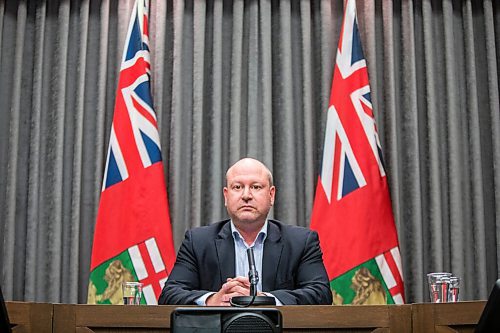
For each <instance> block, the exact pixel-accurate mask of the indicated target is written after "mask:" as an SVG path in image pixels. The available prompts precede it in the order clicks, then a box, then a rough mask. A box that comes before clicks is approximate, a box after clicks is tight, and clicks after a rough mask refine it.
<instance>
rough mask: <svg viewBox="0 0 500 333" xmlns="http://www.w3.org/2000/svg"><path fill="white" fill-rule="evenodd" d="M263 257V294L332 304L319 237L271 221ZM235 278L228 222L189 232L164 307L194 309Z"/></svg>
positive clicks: (286, 300)
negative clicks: (193, 307)
mask: <svg viewBox="0 0 500 333" xmlns="http://www.w3.org/2000/svg"><path fill="white" fill-rule="evenodd" d="M268 221H269V223H268V230H267V237H266V240H265V242H264V253H263V257H262V272H259V276H260V277H261V279H262V290H263V291H264V292H270V293H271V294H273V295H274V296H276V297H277V298H278V299H279V300H280V301H281V302H282V303H283V304H284V305H290V304H331V303H332V294H331V291H330V286H329V281H328V276H327V274H326V270H325V266H324V264H323V258H322V253H321V249H320V247H319V239H318V234H317V233H316V232H315V231H313V230H310V229H306V228H303V227H297V226H289V225H285V224H282V223H281V222H278V221H275V220H268ZM234 276H235V252H234V239H233V236H232V235H231V224H230V221H229V220H225V221H221V222H218V223H215V224H212V225H209V226H206V227H200V228H195V229H192V230H189V231H187V232H186V235H185V238H184V241H183V242H182V245H181V248H180V249H179V253H178V254H177V260H176V262H175V265H174V268H173V270H172V272H171V274H170V276H169V278H168V280H167V282H166V283H165V286H164V288H163V290H162V293H161V295H160V298H159V301H158V303H159V304H182V305H187V304H195V303H194V301H195V300H196V299H197V298H199V297H201V296H202V295H204V294H206V293H208V292H212V291H213V292H217V291H219V290H220V288H221V286H222V284H223V283H224V282H226V279H227V278H233V277H234Z"/></svg>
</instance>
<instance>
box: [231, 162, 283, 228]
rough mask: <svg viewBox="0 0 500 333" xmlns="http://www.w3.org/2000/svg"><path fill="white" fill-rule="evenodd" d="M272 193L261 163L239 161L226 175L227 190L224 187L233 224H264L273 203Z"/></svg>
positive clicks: (265, 171) (265, 170)
mask: <svg viewBox="0 0 500 333" xmlns="http://www.w3.org/2000/svg"><path fill="white" fill-rule="evenodd" d="M275 191H276V189H275V187H274V186H270V183H269V173H268V171H267V169H266V168H265V167H264V166H263V165H262V164H260V163H259V162H258V161H255V160H243V161H240V162H238V163H236V164H235V165H234V166H233V167H231V169H230V170H229V171H228V173H227V187H224V199H225V205H226V208H227V212H228V214H229V216H230V217H231V219H232V220H233V222H234V223H235V224H238V223H240V222H241V223H252V222H261V223H259V224H263V223H264V221H265V219H266V218H267V214H268V213H269V210H270V209H271V206H272V205H273V204H274V194H275Z"/></svg>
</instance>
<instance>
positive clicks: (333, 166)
mask: <svg viewBox="0 0 500 333" xmlns="http://www.w3.org/2000/svg"><path fill="white" fill-rule="evenodd" d="M370 93H371V92H370V85H369V82H368V70H367V67H366V61H365V58H364V55H363V51H362V47H361V40H360V36H359V31H358V24H357V18H356V3H355V1H354V0H347V1H346V8H345V13H344V20H343V24H342V30H341V35H340V40H339V45H338V50H337V59H336V65H335V70H334V74H333V82H332V91H331V95H330V106H329V108H328V111H327V112H328V114H327V124H326V131H325V142H324V149H323V161H322V167H321V173H320V176H319V178H318V184H317V188H316V196H315V200H314V207H313V212H312V217H311V228H312V229H315V230H317V231H318V233H319V236H320V240H321V248H322V250H323V255H324V261H325V266H326V269H327V271H328V275H329V278H330V279H331V286H332V290H333V291H334V296H335V297H337V303H357V304H366V303H370V302H371V303H382V302H383V303H386V302H387V303H403V302H404V291H403V277H402V276H403V274H402V269H401V258H400V254H399V246H398V237H397V231H396V227H395V224H394V217H393V214H392V208H391V202H390V197H389V190H388V186H387V177H386V173H385V168H384V165H383V160H382V150H381V147H380V142H379V138H378V134H377V129H376V125H375V119H374V116H373V107H372V101H371V95H370ZM361 278H363V279H369V280H370V281H372V282H373V284H374V285H376V287H379V288H381V289H379V290H381V292H380V295H379V296H377V297H375V298H373V299H372V300H365V301H364V303H363V297H361V296H360V295H358V293H361V292H362V291H360V290H358V289H359V286H358V285H357V282H356V281H357V280H359V279H361ZM377 281H378V282H377ZM377 283H378V284H377ZM384 294H385V295H384ZM384 300H385V301H384ZM334 302H335V298H334Z"/></svg>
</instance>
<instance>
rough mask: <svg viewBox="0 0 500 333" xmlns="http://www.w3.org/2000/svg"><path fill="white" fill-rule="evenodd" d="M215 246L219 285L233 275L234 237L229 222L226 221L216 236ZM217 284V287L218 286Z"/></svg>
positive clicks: (234, 260)
mask: <svg viewBox="0 0 500 333" xmlns="http://www.w3.org/2000/svg"><path fill="white" fill-rule="evenodd" d="M215 248H216V250H217V260H218V261H219V271H220V278H221V281H220V286H222V284H223V283H225V282H226V279H227V278H228V277H231V278H232V277H234V275H235V262H236V259H235V254H234V239H233V236H232V235H231V223H230V222H228V223H226V224H225V225H224V226H223V227H222V229H221V231H220V232H219V234H218V235H217V238H216V239H215ZM220 286H219V288H220Z"/></svg>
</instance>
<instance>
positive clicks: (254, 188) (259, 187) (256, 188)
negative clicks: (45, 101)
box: [252, 185, 262, 190]
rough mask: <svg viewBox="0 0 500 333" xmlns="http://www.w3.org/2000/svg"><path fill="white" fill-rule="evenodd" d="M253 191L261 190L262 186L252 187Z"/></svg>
mask: <svg viewBox="0 0 500 333" xmlns="http://www.w3.org/2000/svg"><path fill="white" fill-rule="evenodd" d="M252 189H253V190H260V189H262V185H252Z"/></svg>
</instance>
